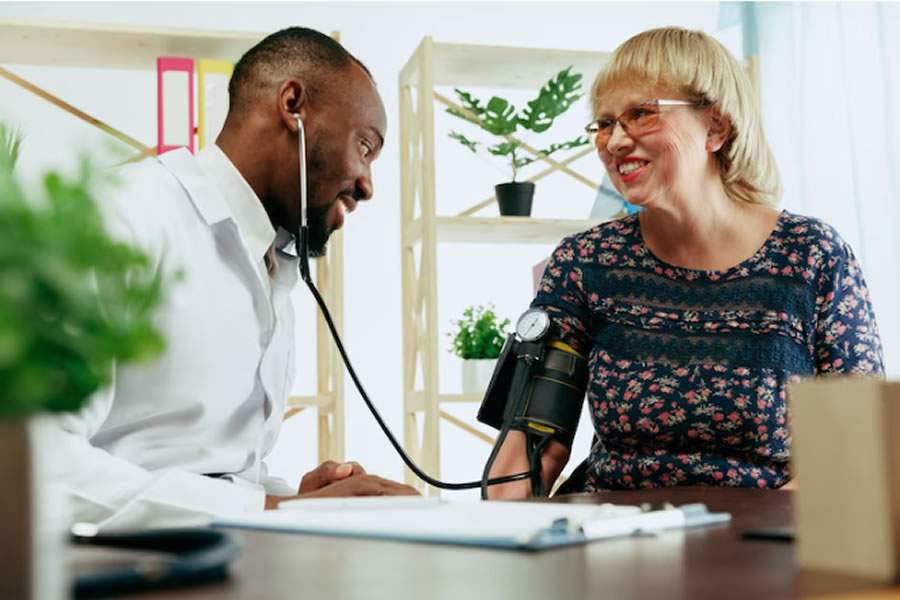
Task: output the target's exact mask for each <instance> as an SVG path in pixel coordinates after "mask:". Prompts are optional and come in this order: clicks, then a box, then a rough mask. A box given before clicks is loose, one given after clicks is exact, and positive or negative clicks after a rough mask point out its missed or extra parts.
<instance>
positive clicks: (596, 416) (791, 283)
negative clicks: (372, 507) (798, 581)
mask: <svg viewBox="0 0 900 600" xmlns="http://www.w3.org/2000/svg"><path fill="white" fill-rule="evenodd" d="M591 102H592V108H593V112H594V115H595V116H596V120H594V121H593V122H591V124H589V125H588V127H587V130H588V132H589V133H590V134H591V135H592V136H593V138H594V141H595V144H596V147H597V151H598V153H599V155H600V158H601V160H602V161H603V164H604V166H605V167H606V171H607V173H608V175H609V177H610V180H611V181H612V182H613V183H614V185H615V186H616V188H617V189H618V190H619V192H620V193H621V194H622V195H623V196H624V197H625V198H627V199H628V201H629V202H631V203H632V204H635V205H637V206H640V207H641V208H642V210H641V212H639V213H638V214H635V215H630V216H627V217H624V218H621V219H618V220H615V221H611V222H608V223H604V224H601V225H598V226H597V227H594V228H593V229H590V230H588V231H586V232H584V233H581V234H578V235H575V236H572V237H569V238H567V239H565V240H563V242H562V243H561V245H560V246H559V247H558V248H557V249H556V251H555V252H554V253H553V256H552V259H551V261H550V264H549V265H548V266H547V269H546V271H545V273H544V277H543V280H542V282H541V286H540V288H539V291H538V294H537V297H536V298H535V300H534V302H533V303H532V306H541V307H543V308H545V309H546V310H547V311H548V312H549V313H550V315H551V316H552V318H553V319H554V321H555V322H556V325H557V327H558V329H559V331H560V336H561V338H562V341H563V342H565V343H567V344H569V345H570V346H572V347H573V348H574V349H575V350H577V351H578V352H580V353H582V354H583V355H585V356H586V357H587V359H588V361H589V368H590V383H589V387H588V397H587V399H588V406H589V408H590V412H591V417H592V421H593V424H594V428H595V436H594V443H593V445H592V448H591V453H590V456H589V457H588V458H587V460H586V461H585V462H584V463H583V464H582V466H581V467H580V468H579V469H577V471H578V473H579V477H573V478H572V479H571V480H570V482H568V483H567V486H566V491H595V490H599V489H622V488H639V487H660V486H671V485H730V486H747V487H750V486H752V487H761V488H776V487H780V486H783V485H785V484H786V483H787V482H788V481H789V480H790V479H791V473H790V464H789V459H790V447H791V435H790V431H789V430H788V426H787V415H786V408H785V386H786V384H787V383H788V382H789V381H792V380H795V379H797V378H799V377H801V376H808V375H814V374H820V373H834V372H836V373H856V374H875V373H882V372H883V366H882V358H881V342H880V340H879V337H878V331H877V327H876V325H875V318H874V314H873V311H872V307H871V304H870V302H869V298H868V293H867V290H866V286H865V282H864V281H863V276H862V273H861V271H860V268H859V264H858V263H857V261H856V259H855V257H854V255H853V252H852V251H851V249H850V247H849V246H848V245H847V244H846V243H845V242H844V241H843V240H842V239H841V238H840V237H839V236H838V234H837V232H836V231H835V230H834V229H833V228H832V227H830V226H828V225H826V224H824V223H823V222H821V221H819V220H817V219H814V218H811V217H804V216H800V215H795V214H792V213H789V212H787V211H778V210H776V209H775V208H774V204H775V202H776V201H777V199H778V195H779V191H780V190H779V188H780V185H779V180H778V174H777V171H776V168H775V163H774V160H773V157H772V154H771V152H770V150H769V148H768V145H767V143H766V141H765V138H764V136H763V132H762V127H761V122H760V115H759V107H758V104H757V100H756V96H755V94H754V92H753V90H752V88H751V85H750V82H749V79H748V78H747V76H746V74H745V73H744V71H743V69H742V68H741V66H740V64H739V63H738V62H737V61H736V60H735V59H734V58H733V57H732V56H731V55H730V54H729V53H728V51H727V50H726V49H725V48H724V47H723V46H722V45H721V44H719V43H718V42H717V41H716V40H714V39H713V38H711V37H709V36H707V35H706V34H704V33H701V32H694V31H686V30H683V29H677V28H663V29H656V30H652V31H648V32H645V33H641V34H639V35H637V36H635V37H633V38H631V39H629V40H628V41H626V42H625V43H624V44H622V46H620V47H619V48H618V49H617V50H616V51H615V52H614V54H613V56H612V58H611V60H610V62H609V63H608V64H607V65H606V66H605V67H604V68H603V70H602V71H601V72H600V74H599V75H598V76H597V78H596V81H595V83H594V85H593V89H592V93H591ZM553 444H554V445H551V446H550V447H549V448H548V450H547V452H546V453H545V454H544V457H543V476H544V482H545V487H546V488H547V489H550V487H551V485H552V483H553V482H554V481H555V480H556V478H557V477H558V475H559V473H560V471H561V470H562V468H563V466H564V465H565V463H566V462H567V460H568V454H569V452H568V449H567V448H565V447H564V446H562V445H560V444H558V443H555V442H554V443H553ZM523 447H524V438H523V436H522V434H520V433H518V432H513V433H512V434H511V435H510V437H509V438H508V439H507V442H506V443H505V444H504V446H503V448H502V449H501V451H500V454H499V455H498V458H497V461H496V462H495V466H494V468H493V469H492V476H497V475H501V474H510V473H516V472H521V471H524V470H527V469H528V466H527V461H526V460H525V458H524V450H523ZM528 493H530V484H528V483H525V482H517V483H514V484H507V485H505V486H497V487H496V488H494V489H492V490H491V493H490V496H491V497H492V498H510V497H521V496H524V495H527V494H528Z"/></svg>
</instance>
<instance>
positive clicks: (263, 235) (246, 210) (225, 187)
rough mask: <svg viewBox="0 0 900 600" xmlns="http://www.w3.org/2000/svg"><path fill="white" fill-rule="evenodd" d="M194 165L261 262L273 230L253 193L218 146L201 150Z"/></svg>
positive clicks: (252, 252) (212, 145) (270, 240)
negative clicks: (214, 188) (216, 190)
mask: <svg viewBox="0 0 900 600" xmlns="http://www.w3.org/2000/svg"><path fill="white" fill-rule="evenodd" d="M197 162H198V163H199V165H200V169H201V170H202V171H203V172H204V173H205V174H206V175H207V176H208V177H210V178H211V179H212V180H213V181H215V182H216V185H217V187H218V188H219V190H220V191H221V192H222V197H223V198H224V199H225V204H227V205H228V208H229V210H230V211H231V215H232V217H233V218H234V221H235V223H237V227H238V230H239V231H240V232H241V236H242V237H243V238H244V242H245V243H246V244H247V249H248V250H249V251H250V254H251V256H253V257H254V258H256V259H260V258H262V257H263V256H264V255H265V253H266V251H267V250H268V248H269V246H271V245H272V243H273V242H274V241H275V228H274V227H272V222H271V221H269V215H268V214H267V213H266V210H265V209H264V208H263V205H262V202H261V201H260V199H259V197H258V196H257V195H256V192H254V191H253V188H251V187H250V184H249V183H247V180H246V179H244V176H243V175H241V172H240V171H238V170H237V167H235V166H234V163H232V162H231V160H229V158H228V157H227V156H226V155H225V153H224V152H222V149H221V148H219V146H218V145H216V144H211V145H210V146H207V147H206V148H204V149H203V150H201V151H200V153H199V154H198V155H197Z"/></svg>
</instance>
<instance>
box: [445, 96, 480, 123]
mask: <svg viewBox="0 0 900 600" xmlns="http://www.w3.org/2000/svg"><path fill="white" fill-rule="evenodd" d="M453 91H454V92H456V97H457V98H459V102H460V104H462V106H463V108H464V109H465V110H459V109H457V108H448V109H447V112H448V113H450V114H451V115H453V116H454V117H459V118H460V119H463V120H464V121H468V122H469V123H474V124H475V125H478V126H479V127H480V126H481V117H482V115H484V110H485V109H484V107H483V106H481V101H480V100H479V99H478V98H475V97H474V96H472V94H470V93H469V92H467V91H465V90H460V89H454V90H453Z"/></svg>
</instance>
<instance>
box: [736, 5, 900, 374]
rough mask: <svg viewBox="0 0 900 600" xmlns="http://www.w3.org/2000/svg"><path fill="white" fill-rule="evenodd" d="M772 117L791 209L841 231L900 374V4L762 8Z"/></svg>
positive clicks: (749, 42) (765, 97)
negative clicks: (858, 263)
mask: <svg viewBox="0 0 900 600" xmlns="http://www.w3.org/2000/svg"><path fill="white" fill-rule="evenodd" d="M743 8H744V10H743V11H742V13H743V20H744V23H743V25H744V27H743V31H744V36H745V39H744V47H745V52H749V53H753V52H754V51H756V52H758V54H759V59H760V81H761V85H760V88H761V94H762V105H763V118H764V122H765V128H766V134H767V136H768V138H769V143H770V144H771V146H772V149H773V151H774V152H775V156H776V159H777V161H778V165H779V169H780V171H781V175H782V180H783V183H784V196H783V201H782V206H783V207H784V208H787V209H788V210H790V211H792V212H797V213H801V214H807V215H812V216H815V217H819V218H821V219H823V220H825V221H826V222H828V223H829V224H831V225H833V226H834V227H835V228H837V230H838V231H839V232H840V234H841V235H842V236H843V237H844V239H846V240H847V241H848V242H849V243H850V245H851V246H852V247H853V249H854V251H855V252H856V254H857V256H858V258H859V259H860V261H861V263H862V266H863V271H864V273H865V276H866V280H867V283H868V286H869V292H870V294H871V297H872V301H873V303H874V306H875V313H876V316H877V319H878V325H879V328H880V330H881V338H882V341H883V343H884V351H885V354H884V357H885V367H886V369H887V372H888V375H889V376H893V377H897V376H898V375H900V311H898V304H900V266H898V264H900V4H886V3H852V4H851V3H809V4H806V3H753V4H747V5H745V6H744V7H743Z"/></svg>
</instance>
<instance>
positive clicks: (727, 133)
mask: <svg viewBox="0 0 900 600" xmlns="http://www.w3.org/2000/svg"><path fill="white" fill-rule="evenodd" d="M709 116H710V120H709V130H708V131H707V134H706V150H707V152H712V153H716V152H718V151H719V150H720V149H721V148H722V146H724V145H725V143H726V142H727V141H728V140H730V139H731V134H732V132H733V130H734V128H733V127H732V126H731V119H729V118H728V117H727V116H726V115H723V114H722V113H721V112H719V109H717V108H716V107H715V106H713V107H711V108H710V109H709Z"/></svg>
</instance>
